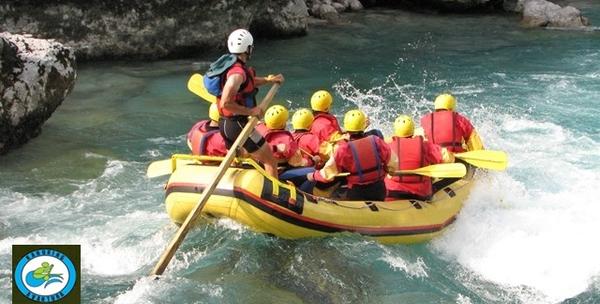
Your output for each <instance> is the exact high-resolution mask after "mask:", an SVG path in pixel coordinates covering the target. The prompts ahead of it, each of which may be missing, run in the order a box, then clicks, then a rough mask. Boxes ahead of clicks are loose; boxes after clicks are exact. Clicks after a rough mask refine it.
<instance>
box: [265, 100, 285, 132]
mask: <svg viewBox="0 0 600 304" xmlns="http://www.w3.org/2000/svg"><path fill="white" fill-rule="evenodd" d="M289 116H290V113H289V112H288V110H287V109H286V108H285V107H284V106H280V105H274V106H271V107H270V108H268V109H267V112H265V124H266V125H267V128H269V129H271V130H273V129H276V130H280V129H285V124H286V123H287V120H288V117H289Z"/></svg>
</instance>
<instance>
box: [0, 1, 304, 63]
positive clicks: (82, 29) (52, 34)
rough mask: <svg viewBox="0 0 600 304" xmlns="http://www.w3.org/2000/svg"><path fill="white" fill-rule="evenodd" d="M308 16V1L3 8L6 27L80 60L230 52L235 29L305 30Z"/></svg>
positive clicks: (0, 19) (274, 33) (17, 4)
mask: <svg viewBox="0 0 600 304" xmlns="http://www.w3.org/2000/svg"><path fill="white" fill-rule="evenodd" d="M307 16H308V12H307V8H306V5H305V1H304V0H266V1H246V0H206V1H197V0H169V1H165V0H128V1H114V0H98V1H70V0H48V1H30V0H24V1H8V3H6V4H4V3H3V4H2V5H0V28H2V29H3V30H6V31H9V32H13V33H29V34H32V35H33V36H35V37H38V38H47V39H56V40H57V41H59V42H61V43H63V44H65V45H66V46H68V47H71V48H72V49H73V50H74V51H75V55H76V56H77V58H78V59H79V60H95V59H113V58H128V57H132V58H149V59H154V58H162V57H178V56H189V55H196V54H197V53H198V52H206V51H208V50H213V49H215V48H219V49H222V50H224V49H225V46H226V44H225V40H226V38H227V35H228V34H229V33H230V32H231V31H232V30H234V29H236V28H251V29H256V30H258V32H259V36H260V35H262V36H266V37H281V36H294V35H304V34H306V28H307V20H306V19H307Z"/></svg>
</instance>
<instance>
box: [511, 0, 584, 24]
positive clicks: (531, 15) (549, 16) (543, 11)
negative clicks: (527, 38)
mask: <svg viewBox="0 0 600 304" xmlns="http://www.w3.org/2000/svg"><path fill="white" fill-rule="evenodd" d="M521 24H522V25H523V26H525V27H541V26H550V27H563V28H581V27H585V26H589V25H590V23H589V21H588V19H587V18H585V17H583V16H581V12H580V11H579V10H578V9H576V8H574V7H572V6H565V7H560V5H557V4H554V3H552V2H549V1H546V0H525V2H524V4H523V19H521Z"/></svg>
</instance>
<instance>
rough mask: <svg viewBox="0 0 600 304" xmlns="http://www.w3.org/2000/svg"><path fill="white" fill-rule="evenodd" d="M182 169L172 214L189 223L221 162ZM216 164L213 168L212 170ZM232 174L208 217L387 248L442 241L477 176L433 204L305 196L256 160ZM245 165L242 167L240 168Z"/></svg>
mask: <svg viewBox="0 0 600 304" xmlns="http://www.w3.org/2000/svg"><path fill="white" fill-rule="evenodd" d="M195 159H196V160H197V161H196V162H193V163H186V164H181V165H178V166H177V167H176V168H174V171H173V173H172V174H171V177H170V178H169V180H168V182H167V184H166V186H165V190H166V208H167V212H168V214H169V217H170V218H171V220H172V221H173V222H175V223H177V224H181V223H183V221H184V220H185V218H186V217H187V215H188V213H189V212H190V211H191V210H192V208H193V206H195V204H196V203H197V202H198V199H199V198H200V194H201V193H202V190H203V189H204V188H205V187H206V186H207V185H208V184H209V183H210V182H211V181H212V178H213V176H214V175H215V174H216V172H217V166H216V165H214V162H215V161H219V160H221V159H222V158H218V157H203V156H200V157H195ZM210 162H213V164H212V165H211V164H210ZM240 162H243V163H244V164H243V165H242V166H241V167H232V168H229V169H228V170H227V172H226V173H225V175H224V177H223V179H222V180H221V181H220V183H219V184H218V186H217V188H216V189H215V191H214V193H213V195H212V196H211V197H210V199H209V200H208V202H207V203H206V205H205V206H204V209H203V210H202V214H203V215H205V216H208V217H228V218H231V219H234V220H236V221H238V222H240V223H242V224H244V225H246V226H248V227H250V228H251V229H252V230H254V231H257V232H262V233H268V234H273V235H276V236H278V237H282V238H288V239H295V238H305V237H321V236H326V235H329V234H332V233H339V232H353V233H359V234H362V235H365V236H370V237H373V238H376V239H377V240H378V241H380V242H382V243H416V242H423V241H427V240H430V239H431V238H433V237H435V236H437V235H439V234H440V233H441V232H443V231H444V229H445V228H446V227H448V225H450V224H451V223H452V222H454V220H455V219H456V216H457V214H458V213H459V211H460V210H461V207H462V205H463V201H464V200H465V199H466V198H467V196H468V194H469V191H470V189H471V186H472V175H473V174H472V173H473V172H470V174H468V175H467V176H468V177H466V178H464V179H460V180H457V181H454V182H449V180H442V181H439V182H437V183H436V184H435V187H436V188H439V189H440V190H439V191H437V192H436V193H435V194H434V196H433V198H432V200H431V201H427V202H425V201H417V200H398V201H389V202H388V201H386V202H370V201H342V200H333V199H328V198H325V197H321V196H313V195H307V194H303V193H300V192H298V191H297V190H296V188H295V187H294V186H291V185H289V184H285V183H282V182H280V181H278V180H275V179H272V178H270V177H268V176H267V175H266V173H265V172H264V170H263V169H262V168H260V166H258V165H257V164H256V163H254V162H253V161H251V160H243V161H242V160H240ZM238 164H239V162H238Z"/></svg>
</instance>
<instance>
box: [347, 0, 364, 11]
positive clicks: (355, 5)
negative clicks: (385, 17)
mask: <svg viewBox="0 0 600 304" xmlns="http://www.w3.org/2000/svg"><path fill="white" fill-rule="evenodd" d="M349 4H350V9H351V10H353V11H359V10H361V9H363V5H362V3H360V1H358V0H350V1H349Z"/></svg>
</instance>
